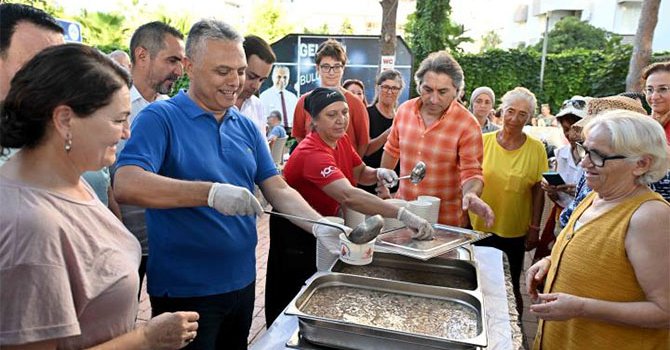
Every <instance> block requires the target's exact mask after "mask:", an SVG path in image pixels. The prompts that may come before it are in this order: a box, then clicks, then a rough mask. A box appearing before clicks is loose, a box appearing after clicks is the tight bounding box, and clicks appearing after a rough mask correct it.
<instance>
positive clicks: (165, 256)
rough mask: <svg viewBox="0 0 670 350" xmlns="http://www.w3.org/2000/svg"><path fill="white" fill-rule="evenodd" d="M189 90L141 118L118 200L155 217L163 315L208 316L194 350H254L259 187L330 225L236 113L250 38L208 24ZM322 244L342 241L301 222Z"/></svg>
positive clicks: (194, 32)
mask: <svg viewBox="0 0 670 350" xmlns="http://www.w3.org/2000/svg"><path fill="white" fill-rule="evenodd" d="M183 62H184V71H185V72H186V73H187V74H188V76H189V77H190V81H191V83H190V87H189V90H188V91H180V92H179V94H178V95H176V96H175V97H174V98H172V99H170V100H164V101H157V102H155V103H153V104H151V105H150V106H148V107H146V108H145V109H143V110H142V112H140V115H139V116H138V117H137V119H136V122H135V123H134V124H133V127H132V133H133V137H131V138H130V139H129V141H128V143H127V144H126V146H125V148H124V150H123V151H122V152H121V155H120V157H119V160H118V170H117V172H116V175H115V188H114V191H115V194H116V195H117V196H118V197H117V198H118V200H119V201H120V202H125V203H128V204H135V205H140V206H143V207H146V208H148V209H147V211H146V218H147V220H146V221H147V230H148V233H149V236H150V240H149V250H150V251H151V255H149V262H148V269H147V282H148V292H149V295H150V296H151V305H152V313H153V315H154V316H155V315H158V314H160V313H163V312H168V311H170V310H192V311H197V312H199V313H200V320H199V328H198V335H197V337H196V338H195V340H194V341H193V342H192V343H190V344H189V346H188V347H187V348H188V349H224V348H225V349H246V346H247V337H248V333H249V328H250V326H251V319H252V312H253V307H254V292H255V285H254V281H255V278H256V269H255V263H256V259H255V247H256V243H257V233H256V215H260V214H261V213H262V208H261V206H260V204H259V203H258V201H257V200H256V198H255V197H254V196H253V194H252V193H251V191H253V188H254V184H258V185H259V187H260V188H261V190H262V191H263V194H264V195H265V198H267V199H268V201H269V202H270V203H271V204H272V206H273V207H274V209H275V210H277V211H281V212H285V213H291V214H299V215H301V216H306V217H309V218H312V219H316V220H322V218H321V216H320V215H319V214H318V213H317V212H316V211H314V210H313V209H312V208H311V207H310V206H309V205H308V204H307V203H306V202H305V201H304V200H303V199H302V197H300V195H299V194H298V193H297V192H296V191H294V190H293V189H292V188H290V187H289V186H288V185H286V183H285V182H284V180H283V179H282V178H281V177H280V176H279V174H278V172H277V169H276V167H275V165H274V162H273V161H272V157H271V156H270V153H269V150H268V147H267V145H266V141H265V137H264V135H262V134H261V133H260V132H259V130H258V128H256V126H255V125H254V123H253V122H252V121H251V120H250V119H248V118H244V117H242V115H241V114H240V113H239V112H238V111H237V110H236V109H235V108H231V107H233V105H234V103H235V100H236V98H237V94H238V92H239V90H240V88H241V86H242V85H243V84H244V79H245V69H246V66H247V63H246V59H245V54H244V49H243V47H242V37H241V36H240V35H239V34H238V33H237V32H235V30H233V29H232V28H231V27H230V26H228V25H227V24H225V23H223V22H220V21H216V20H202V21H200V22H198V23H196V24H194V25H193V27H192V28H191V31H190V32H189V35H188V38H187V41H186V57H185V58H184V61H183ZM296 224H298V225H300V227H301V228H303V229H305V230H308V231H311V232H313V233H314V234H315V235H316V236H317V237H319V239H321V237H323V236H327V237H328V239H329V240H330V241H332V240H333V237H337V235H338V234H339V233H338V232H337V230H336V229H332V228H329V227H327V226H323V225H314V226H312V225H311V224H305V223H299V222H296Z"/></svg>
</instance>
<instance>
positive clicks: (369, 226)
mask: <svg viewBox="0 0 670 350" xmlns="http://www.w3.org/2000/svg"><path fill="white" fill-rule="evenodd" d="M263 212H264V213H266V214H270V215H276V216H281V217H283V218H286V219H293V220H301V221H307V222H311V223H313V224H317V225H324V226H330V227H334V228H336V229H338V230H340V231H342V233H344V235H345V236H347V238H348V239H349V240H350V241H351V243H355V244H364V243H368V242H370V241H371V240H373V239H375V238H376V237H377V236H378V235H379V233H380V232H381V231H382V227H383V226H384V219H383V218H382V216H381V215H374V216H371V217H369V218H367V219H365V221H363V222H361V223H360V224H358V225H357V226H356V227H354V229H353V230H352V231H351V233H349V234H348V235H347V232H346V231H345V230H344V229H343V228H342V227H340V226H339V225H337V224H329V223H326V222H321V221H317V220H312V219H308V218H304V217H301V216H295V215H291V214H284V213H278V212H276V211H269V210H264V211H263Z"/></svg>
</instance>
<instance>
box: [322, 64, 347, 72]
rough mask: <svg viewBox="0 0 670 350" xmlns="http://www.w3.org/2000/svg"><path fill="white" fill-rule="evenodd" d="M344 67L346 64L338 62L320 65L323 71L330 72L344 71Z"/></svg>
mask: <svg viewBox="0 0 670 350" xmlns="http://www.w3.org/2000/svg"><path fill="white" fill-rule="evenodd" d="M342 68H344V66H343V65H340V64H336V65H334V66H331V65H329V64H322V65H320V66H319V69H320V70H321V73H330V72H335V73H339V72H341V71H342Z"/></svg>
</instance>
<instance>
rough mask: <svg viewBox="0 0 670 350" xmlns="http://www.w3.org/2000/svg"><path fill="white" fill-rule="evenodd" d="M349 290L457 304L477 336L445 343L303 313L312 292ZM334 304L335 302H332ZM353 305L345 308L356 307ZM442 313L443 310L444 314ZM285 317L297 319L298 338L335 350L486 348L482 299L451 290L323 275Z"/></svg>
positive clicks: (471, 293)
mask: <svg viewBox="0 0 670 350" xmlns="http://www.w3.org/2000/svg"><path fill="white" fill-rule="evenodd" d="M328 287H350V288H354V289H361V290H368V291H375V292H385V293H389V294H391V295H393V294H395V295H401V296H415V297H423V298H428V299H431V300H441V301H449V302H454V303H458V304H460V305H461V306H464V307H466V308H467V309H469V310H470V311H474V313H475V314H476V323H477V330H476V332H477V335H476V336H474V337H472V338H466V339H449V338H445V337H440V336H436V335H426V334H419V333H410V332H404V331H398V330H394V329H389V328H382V327H376V326H370V325H365V324H361V323H357V322H356V321H349V320H335V319H331V318H326V317H323V316H319V315H315V314H311V313H306V312H305V311H304V310H305V308H306V307H307V305H308V302H309V301H310V299H311V298H312V297H313V296H314V294H315V292H316V291H317V290H319V289H321V288H328ZM334 302H336V301H334ZM352 304H355V301H352V302H351V304H347V305H349V306H351V307H356V305H352ZM445 311H446V310H445ZM286 314H289V315H295V316H298V318H299V327H300V334H301V335H302V336H303V337H304V338H305V339H306V340H308V341H309V342H311V343H313V344H316V345H320V346H327V347H334V348H339V349H366V350H367V349H380V350H382V349H383V350H406V349H417V350H435V349H458V350H461V349H476V348H477V347H486V346H487V329H486V322H485V321H484V318H483V315H484V312H483V306H482V297H481V294H480V293H474V292H469V291H464V290H457V289H452V288H443V287H434V286H427V285H419V284H414V283H404V282H397V281H391V280H382V279H376V278H368V277H361V276H354V275H346V274H338V273H324V274H320V275H317V276H315V277H314V278H313V279H311V280H310V281H309V282H308V284H307V286H306V287H305V288H303V289H302V290H301V291H300V293H299V294H298V295H297V296H296V297H295V298H294V299H293V300H292V301H291V303H290V304H289V306H288V307H287V309H286Z"/></svg>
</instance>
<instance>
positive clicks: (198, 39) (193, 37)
mask: <svg viewBox="0 0 670 350" xmlns="http://www.w3.org/2000/svg"><path fill="white" fill-rule="evenodd" d="M208 39H217V40H228V41H235V42H238V43H242V42H244V38H243V37H242V35H240V34H239V33H238V32H237V31H236V30H235V29H233V27H232V26H230V25H228V24H227V23H225V22H222V21H219V20H215V19H203V20H200V21H199V22H196V23H195V24H194V25H193V26H192V27H191V30H190V31H189V32H188V37H187V38H186V56H187V57H189V58H190V59H194V58H195V56H197V54H198V53H199V52H200V51H201V50H202V47H203V45H204V44H205V41H206V40H208Z"/></svg>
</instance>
